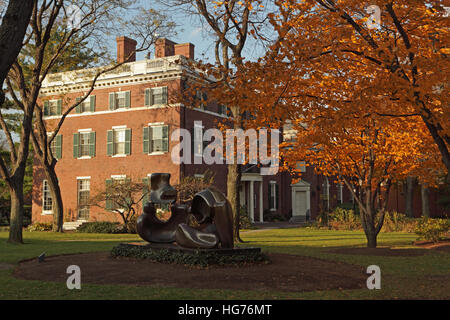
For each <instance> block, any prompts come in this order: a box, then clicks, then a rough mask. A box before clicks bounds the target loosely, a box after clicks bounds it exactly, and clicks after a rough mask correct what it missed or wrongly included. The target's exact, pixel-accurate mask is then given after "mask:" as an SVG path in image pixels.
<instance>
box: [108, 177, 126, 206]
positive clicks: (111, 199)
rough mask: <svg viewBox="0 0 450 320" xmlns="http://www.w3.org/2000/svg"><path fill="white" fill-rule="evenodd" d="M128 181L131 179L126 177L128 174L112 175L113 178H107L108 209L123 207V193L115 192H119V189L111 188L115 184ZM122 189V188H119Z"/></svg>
mask: <svg viewBox="0 0 450 320" xmlns="http://www.w3.org/2000/svg"><path fill="white" fill-rule="evenodd" d="M126 181H129V179H128V178H127V177H126V175H118V176H111V179H106V190H107V197H106V204H105V205H106V209H108V210H113V209H121V206H120V203H123V202H121V200H122V199H123V196H124V195H122V194H120V193H118V194H116V193H114V192H119V191H118V190H117V189H109V188H111V186H112V185H113V184H114V185H116V184H121V183H125V182H126ZM108 189H109V190H108ZM119 190H120V189H119Z"/></svg>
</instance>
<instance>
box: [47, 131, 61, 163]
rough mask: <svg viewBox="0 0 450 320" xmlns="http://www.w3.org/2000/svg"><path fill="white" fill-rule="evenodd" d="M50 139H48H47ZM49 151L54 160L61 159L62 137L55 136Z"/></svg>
mask: <svg viewBox="0 0 450 320" xmlns="http://www.w3.org/2000/svg"><path fill="white" fill-rule="evenodd" d="M49 138H50V137H49ZM50 151H51V153H52V155H53V157H54V158H55V159H57V160H58V159H61V157H62V136H61V135H59V134H58V135H57V136H56V137H54V138H53V140H52V142H51V143H50Z"/></svg>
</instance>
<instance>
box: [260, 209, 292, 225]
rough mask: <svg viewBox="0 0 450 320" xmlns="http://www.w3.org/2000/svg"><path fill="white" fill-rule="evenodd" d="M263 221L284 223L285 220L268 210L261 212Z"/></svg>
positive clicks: (283, 217)
mask: <svg viewBox="0 0 450 320" xmlns="http://www.w3.org/2000/svg"><path fill="white" fill-rule="evenodd" d="M263 217H264V221H268V222H279V221H286V220H287V218H286V217H285V216H283V215H280V214H278V213H276V212H275V211H270V210H268V209H266V210H264V212H263Z"/></svg>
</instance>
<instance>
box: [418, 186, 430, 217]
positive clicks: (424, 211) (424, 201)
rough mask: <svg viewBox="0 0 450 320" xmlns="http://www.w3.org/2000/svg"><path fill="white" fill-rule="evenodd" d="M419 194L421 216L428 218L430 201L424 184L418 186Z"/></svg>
mask: <svg viewBox="0 0 450 320" xmlns="http://www.w3.org/2000/svg"><path fill="white" fill-rule="evenodd" d="M420 187H421V188H420V193H421V196H422V216H424V217H429V216H430V200H429V189H428V186H427V185H426V184H424V183H422V184H421V186H420Z"/></svg>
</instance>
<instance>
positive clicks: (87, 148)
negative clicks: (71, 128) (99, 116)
mask: <svg viewBox="0 0 450 320" xmlns="http://www.w3.org/2000/svg"><path fill="white" fill-rule="evenodd" d="M73 157H74V158H82V157H91V158H92V157H95V132H93V131H81V130H80V132H77V133H74V135H73Z"/></svg>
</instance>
